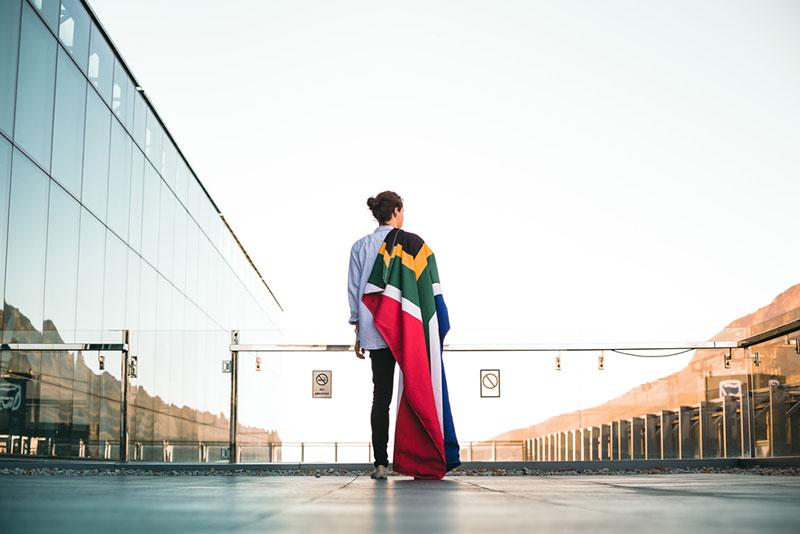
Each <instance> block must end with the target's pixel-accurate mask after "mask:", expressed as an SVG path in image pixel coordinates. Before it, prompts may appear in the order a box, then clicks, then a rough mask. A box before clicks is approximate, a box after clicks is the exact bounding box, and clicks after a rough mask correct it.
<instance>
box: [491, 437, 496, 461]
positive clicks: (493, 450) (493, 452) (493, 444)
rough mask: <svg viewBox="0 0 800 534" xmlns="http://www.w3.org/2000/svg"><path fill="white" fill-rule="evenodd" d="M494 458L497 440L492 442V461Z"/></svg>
mask: <svg viewBox="0 0 800 534" xmlns="http://www.w3.org/2000/svg"><path fill="white" fill-rule="evenodd" d="M496 460H497V442H496V441H493V442H492V461H493V462H494V461H496Z"/></svg>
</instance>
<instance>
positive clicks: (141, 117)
mask: <svg viewBox="0 0 800 534" xmlns="http://www.w3.org/2000/svg"><path fill="white" fill-rule="evenodd" d="M146 126H147V104H145V101H144V97H143V96H142V95H141V94H140V93H139V92H138V91H136V89H134V91H133V132H132V134H133V140H134V141H136V144H138V145H139V148H141V149H142V150H144V147H145V137H146V132H147V128H146Z"/></svg>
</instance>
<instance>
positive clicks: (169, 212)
mask: <svg viewBox="0 0 800 534" xmlns="http://www.w3.org/2000/svg"><path fill="white" fill-rule="evenodd" d="M159 218H160V221H159V228H162V229H163V231H162V232H159V235H158V238H159V239H158V270H159V271H160V272H161V274H163V275H164V276H165V277H166V278H167V280H172V260H173V258H174V250H175V244H174V242H173V237H174V232H175V197H174V196H173V195H172V192H171V191H170V190H169V187H167V185H166V184H165V183H164V182H163V181H162V182H161V210H160V213H159Z"/></svg>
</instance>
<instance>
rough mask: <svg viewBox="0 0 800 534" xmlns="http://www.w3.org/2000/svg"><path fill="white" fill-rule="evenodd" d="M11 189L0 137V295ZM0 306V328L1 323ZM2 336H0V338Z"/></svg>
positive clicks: (8, 160)
mask: <svg viewBox="0 0 800 534" xmlns="http://www.w3.org/2000/svg"><path fill="white" fill-rule="evenodd" d="M10 189H11V143H9V142H8V141H6V140H5V139H4V138H3V137H0V295H5V281H6V236H7V235H8V233H7V230H8V195H9V193H10ZM3 324H4V323H3V307H2V306H0V328H2V325H3ZM1 338H2V336H0V339H1Z"/></svg>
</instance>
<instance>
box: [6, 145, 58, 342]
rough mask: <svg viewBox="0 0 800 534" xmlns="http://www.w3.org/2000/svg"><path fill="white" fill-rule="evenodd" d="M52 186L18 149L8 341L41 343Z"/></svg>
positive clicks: (11, 221)
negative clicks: (48, 190)
mask: <svg viewBox="0 0 800 534" xmlns="http://www.w3.org/2000/svg"><path fill="white" fill-rule="evenodd" d="M49 185H50V179H49V178H48V177H47V175H45V174H44V173H43V172H42V171H41V170H40V169H39V168H38V167H36V165H34V164H33V163H32V162H31V161H30V160H29V159H28V158H26V157H25V156H24V155H23V154H21V153H20V152H18V151H15V152H14V159H13V163H12V172H11V197H10V207H9V220H8V252H7V255H6V294H5V309H4V314H3V315H4V317H3V319H4V328H5V330H6V332H5V336H4V338H3V339H4V341H11V340H13V339H16V340H19V341H20V342H23V340H24V341H28V342H32V343H37V342H41V328H42V308H43V300H44V259H45V240H46V238H47V189H48V186H49ZM15 331H16V332H15Z"/></svg>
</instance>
